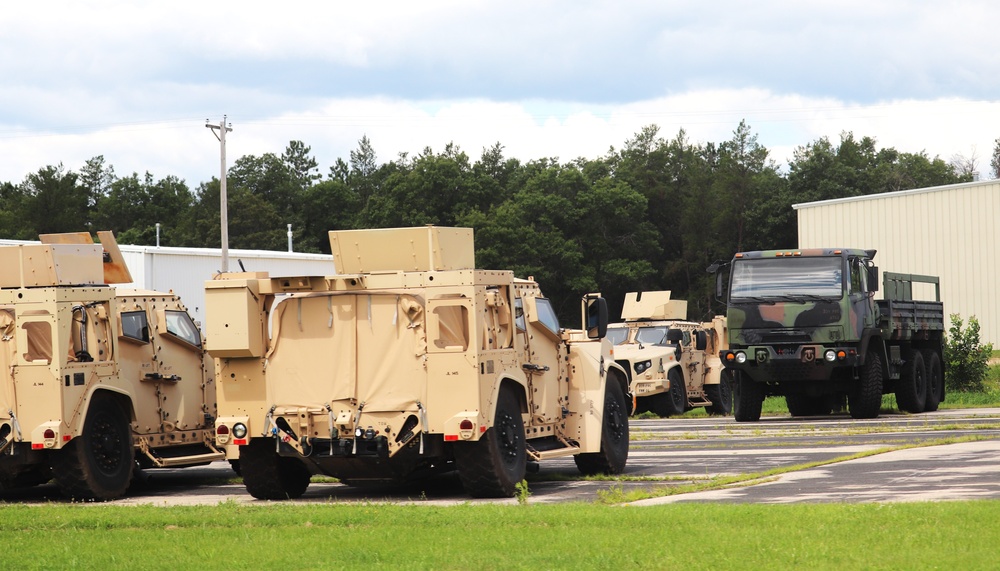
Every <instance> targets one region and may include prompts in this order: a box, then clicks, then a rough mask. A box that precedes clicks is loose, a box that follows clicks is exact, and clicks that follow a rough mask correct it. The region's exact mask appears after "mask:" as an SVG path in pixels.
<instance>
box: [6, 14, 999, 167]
mask: <svg viewBox="0 0 1000 571" xmlns="http://www.w3.org/2000/svg"><path fill="white" fill-rule="evenodd" d="M998 20H1000V5H996V4H995V3H988V2H986V1H985V0H973V1H969V2H963V3H960V4H959V5H950V4H939V3H917V4H913V3H907V2H902V1H901V0H891V1H889V2H879V3H871V2H869V1H861V0H845V1H844V2H837V3H819V4H817V3H802V2H792V1H789V0H767V1H763V2H758V3H752V4H748V3H746V2H739V1H735V0H723V1H721V2H716V3H704V2H694V1H693V0H691V1H684V2H666V3H665V2H656V1H637V2H629V3H625V4H622V3H611V2H601V1H591V2H580V1H570V0H562V1H554V2H544V3H538V2H531V1H528V0H510V1H508V2H497V1H486V0H480V1H464V0H426V1H424V2H418V3H414V2H409V1H383V2H373V3H355V4H345V3H339V2H337V3H330V2H313V1H298V2H291V3H285V4H274V3H263V2H256V1H244V2H233V1H223V2H210V3H204V2H194V1H191V0H179V1H175V2H170V3H140V4H137V3H134V2H124V1H111V0H107V1H95V0H91V1H79V0H76V1H70V0H55V1H52V2H44V3H37V2H36V3H20V4H12V5H11V6H9V7H5V10H4V11H2V12H0V75H2V76H3V77H4V81H3V82H0V152H2V153H3V154H4V157H5V160H4V161H3V162H2V163H0V181H19V180H21V179H22V178H23V177H24V176H25V175H26V174H28V173H29V172H33V171H35V170H37V169H38V168H41V167H43V166H46V165H49V164H56V163H59V162H63V163H64V164H65V165H66V166H67V167H68V168H72V169H76V168H79V167H80V166H82V165H83V163H84V161H85V160H87V159H89V158H91V157H93V156H95V155H98V154H103V155H104V156H105V158H106V159H107V161H108V162H109V163H111V164H112V165H114V166H115V168H116V170H117V172H118V173H119V174H122V175H124V174H130V173H131V172H133V171H136V172H140V173H142V172H145V171H147V170H149V171H150V172H152V173H153V174H154V175H156V176H165V175H167V174H175V175H178V176H181V177H182V178H185V179H186V180H187V181H188V183H189V184H190V185H192V186H194V185H196V184H197V183H198V182H202V181H207V180H208V179H210V178H211V177H212V176H217V173H218V165H217V163H218V143H217V142H216V141H215V139H214V138H212V137H211V136H210V133H208V131H207V130H206V129H205V128H204V126H203V125H204V119H206V118H208V119H211V120H212V121H218V120H220V119H221V116H222V114H223V113H229V115H230V119H231V121H232V122H233V125H234V132H233V133H232V134H231V136H230V139H229V142H230V148H229V157H230V164H232V163H233V162H235V160H236V159H237V158H238V157H240V156H242V155H244V154H262V153H265V152H273V153H278V154H280V153H281V152H282V151H283V149H284V148H285V146H286V145H287V143H288V141H289V140H292V139H299V140H302V141H304V142H305V143H306V144H308V145H311V146H312V149H313V153H314V155H315V156H316V158H317V160H318V161H319V162H320V164H321V169H322V171H323V172H324V174H325V173H326V171H327V169H328V167H329V166H330V165H331V164H332V163H333V161H334V160H335V159H336V158H338V157H340V158H345V159H346V158H347V156H348V153H349V152H350V150H352V149H355V148H356V147H357V141H358V139H360V138H361V137H362V136H364V135H367V136H368V137H369V138H370V139H371V141H372V143H373V145H374V146H375V149H376V151H377V152H378V155H379V158H380V160H382V161H388V160H392V159H394V158H395V157H396V156H397V154H398V153H400V152H406V153H409V154H411V155H412V154H416V153H419V152H421V151H422V150H423V148H424V147H426V146H430V147H432V148H433V149H434V150H435V151H440V150H442V149H443V148H444V146H445V145H446V144H447V143H449V142H455V143H457V144H458V145H460V146H461V148H462V149H463V150H465V151H466V152H467V153H468V154H469V155H470V157H472V158H473V159H475V158H478V156H479V154H480V152H481V150H482V148H483V147H490V146H492V145H493V144H495V143H497V142H500V143H501V144H503V145H504V146H505V153H506V154H507V156H512V157H517V158H519V159H521V160H531V159H536V158H542V157H559V158H560V159H562V160H571V159H574V158H576V157H579V156H584V157H590V158H593V157H598V156H601V155H603V154H604V153H605V152H606V151H607V149H608V147H610V146H615V147H621V145H622V144H623V143H624V142H625V141H626V140H627V139H629V138H631V137H632V136H633V135H634V134H635V133H636V132H637V131H638V130H639V129H641V128H642V127H643V126H645V125H648V124H657V125H659V126H660V127H661V135H662V136H664V137H668V138H669V137H673V136H674V135H675V134H676V133H677V131H678V130H679V129H681V128H684V129H685V130H686V131H687V132H688V135H689V138H690V139H691V140H692V141H694V142H721V141H724V140H727V139H728V138H730V137H731V135H732V132H733V130H734V129H735V128H736V126H737V125H738V123H739V121H740V120H741V119H746V120H747V121H748V122H749V123H750V126H751V128H752V129H753V131H754V132H755V133H757V134H758V135H759V141H760V143H761V144H763V145H764V146H766V147H768V148H769V149H770V150H771V151H772V158H773V159H774V160H775V161H777V162H779V163H786V162H787V160H788V159H790V158H791V156H792V152H793V150H794V148H795V147H796V146H798V145H803V144H807V143H809V142H811V141H813V140H815V139H816V138H818V137H820V136H828V137H830V138H831V140H833V141H834V142H836V141H837V140H839V134H840V133H841V132H842V131H853V132H854V133H855V135H856V136H859V137H860V136H872V137H875V138H876V139H877V140H878V143H879V145H880V146H884V147H888V146H892V147H895V148H897V149H898V150H900V151H905V152H919V151H921V150H926V151H927V153H928V154H929V155H931V156H935V155H940V156H941V157H942V158H945V159H946V160H947V159H948V158H950V157H951V155H953V154H955V153H964V154H967V155H968V154H969V153H970V152H971V151H972V149H973V148H975V149H976V152H977V153H978V154H979V156H980V157H982V158H983V159H986V158H987V157H988V156H989V153H990V152H991V151H992V146H993V141H994V139H996V137H997V136H1000V133H997V132H996V129H994V127H993V126H995V125H997V124H998V122H997V112H998V103H997V101H996V100H995V95H994V94H995V93H997V92H1000V60H998V59H997V58H995V57H994V51H995V50H994V49H993V46H992V45H991V43H990V42H991V41H992V37H993V34H992V30H991V29H990V26H991V25H992V22H995V21H998Z"/></svg>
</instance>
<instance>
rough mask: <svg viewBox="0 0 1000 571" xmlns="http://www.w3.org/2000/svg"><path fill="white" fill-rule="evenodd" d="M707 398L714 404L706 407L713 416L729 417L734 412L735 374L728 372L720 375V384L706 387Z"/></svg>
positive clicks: (725, 371) (706, 410)
mask: <svg viewBox="0 0 1000 571" xmlns="http://www.w3.org/2000/svg"><path fill="white" fill-rule="evenodd" d="M705 396H706V397H708V400H710V401H712V404H711V405H709V406H706V407H705V412H707V413H708V414H711V415H718V416H727V415H730V414H732V412H733V374H732V372H730V371H728V370H724V371H722V374H721V375H719V384H717V385H705Z"/></svg>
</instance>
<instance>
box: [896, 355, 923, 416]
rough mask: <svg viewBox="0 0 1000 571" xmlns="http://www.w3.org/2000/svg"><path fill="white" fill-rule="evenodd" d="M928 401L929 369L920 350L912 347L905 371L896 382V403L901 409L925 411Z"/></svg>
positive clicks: (914, 411) (904, 365)
mask: <svg viewBox="0 0 1000 571" xmlns="http://www.w3.org/2000/svg"><path fill="white" fill-rule="evenodd" d="M926 403H927V369H926V368H924V357H923V355H921V354H920V351H918V350H916V349H910V351H909V353H907V354H906V362H905V363H904V364H903V371H902V373H901V374H900V375H899V382H898V383H896V404H897V405H898V406H899V410H904V411H906V412H912V413H918V412H924V407H925V406H926Z"/></svg>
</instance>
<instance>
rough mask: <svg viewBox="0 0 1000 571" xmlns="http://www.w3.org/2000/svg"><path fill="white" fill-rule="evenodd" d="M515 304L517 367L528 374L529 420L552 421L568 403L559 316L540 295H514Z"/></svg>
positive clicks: (564, 348) (559, 416) (535, 421)
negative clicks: (518, 342) (518, 340)
mask: <svg viewBox="0 0 1000 571" xmlns="http://www.w3.org/2000/svg"><path fill="white" fill-rule="evenodd" d="M515 304H520V308H519V311H517V315H518V317H517V331H518V335H520V336H521V337H522V341H523V345H522V347H523V353H522V360H521V368H522V370H524V372H525V373H526V374H527V377H528V400H529V404H528V409H529V412H530V413H531V422H532V424H546V423H551V422H556V421H558V420H560V419H561V418H562V413H563V409H564V408H565V407H567V405H568V404H569V395H568V390H569V383H568V382H567V377H566V374H567V371H566V368H565V367H566V345H565V343H563V342H562V336H561V334H560V332H561V328H560V327H559V318H558V317H557V316H556V312H555V310H554V309H553V308H552V304H551V302H550V301H549V300H548V299H545V298H543V297H524V298H517V299H516V300H515ZM515 307H516V306H515Z"/></svg>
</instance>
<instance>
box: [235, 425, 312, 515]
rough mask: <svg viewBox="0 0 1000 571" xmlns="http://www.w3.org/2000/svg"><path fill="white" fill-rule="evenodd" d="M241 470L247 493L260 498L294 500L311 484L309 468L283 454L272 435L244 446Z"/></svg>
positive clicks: (241, 453)
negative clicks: (276, 449)
mask: <svg viewBox="0 0 1000 571" xmlns="http://www.w3.org/2000/svg"><path fill="white" fill-rule="evenodd" d="M239 465H240V473H241V475H242V476H243V485H245V486H246V488H247V492H248V493H249V494H250V495H251V496H253V497H255V498H257V499H258V500H292V499H295V498H297V497H299V496H301V495H302V494H304V493H305V491H306V488H308V487H309V479H310V478H311V475H310V474H309V469H308V468H306V465H305V464H303V463H302V461H301V460H299V459H298V458H288V457H285V456H279V455H278V453H277V452H275V450H274V440H273V439H271V438H254V439H253V440H251V441H250V444H247V445H246V446H240V464H239Z"/></svg>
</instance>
